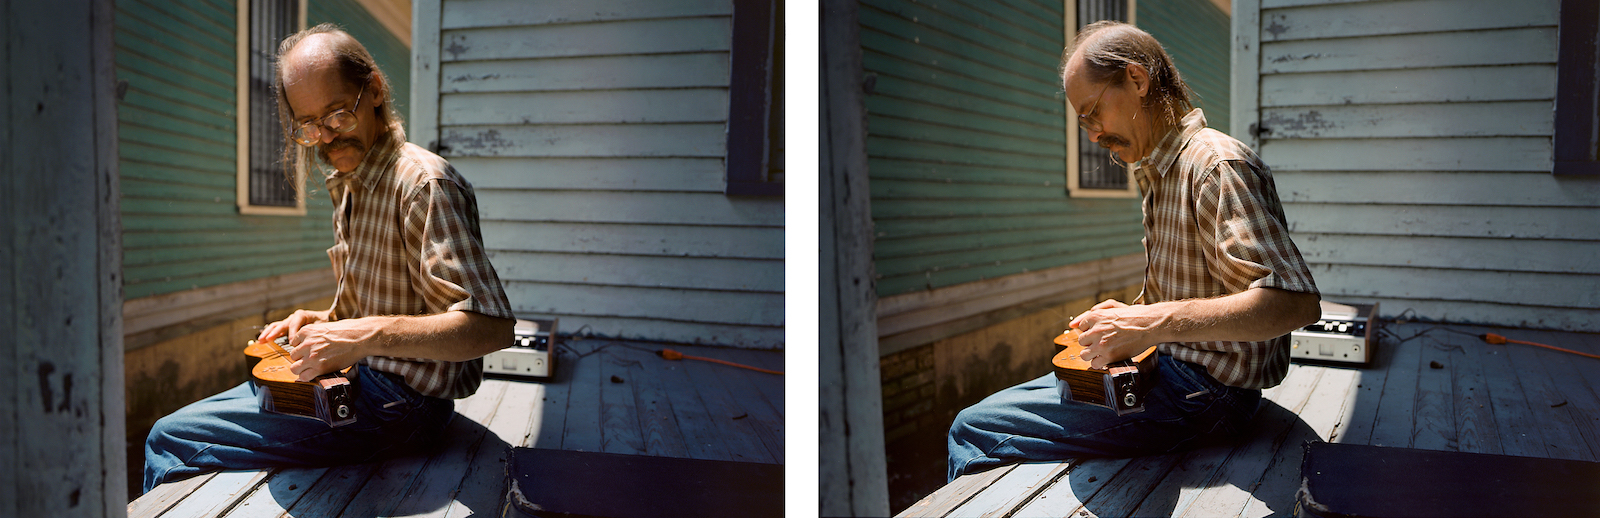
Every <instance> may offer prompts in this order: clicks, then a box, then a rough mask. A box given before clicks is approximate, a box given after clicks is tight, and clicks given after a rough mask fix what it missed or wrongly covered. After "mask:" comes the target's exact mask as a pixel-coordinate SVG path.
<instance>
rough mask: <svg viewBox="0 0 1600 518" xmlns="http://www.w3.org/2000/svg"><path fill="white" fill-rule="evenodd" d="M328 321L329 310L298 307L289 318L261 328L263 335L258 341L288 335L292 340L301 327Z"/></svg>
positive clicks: (257, 338) (258, 337)
mask: <svg viewBox="0 0 1600 518" xmlns="http://www.w3.org/2000/svg"><path fill="white" fill-rule="evenodd" d="M327 321H328V312H327V311H311V310H306V309H297V310H295V312H294V313H293V314H290V315H289V318H285V319H283V320H279V321H277V322H273V323H271V324H267V327H263V328H261V335H260V336H257V337H256V341H257V342H266V341H271V340H277V339H278V337H280V336H287V337H289V340H290V341H291V342H292V341H293V340H294V335H295V333H297V332H299V331H300V328H302V327H305V326H307V325H310V324H320V323H322V322H327Z"/></svg>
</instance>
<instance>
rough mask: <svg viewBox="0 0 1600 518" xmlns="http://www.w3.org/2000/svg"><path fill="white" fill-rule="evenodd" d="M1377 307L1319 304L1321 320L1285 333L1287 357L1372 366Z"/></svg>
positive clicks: (1324, 302) (1375, 340)
mask: <svg viewBox="0 0 1600 518" xmlns="http://www.w3.org/2000/svg"><path fill="white" fill-rule="evenodd" d="M1377 313H1378V305H1377V304H1372V305H1366V304H1348V305H1347V304H1335V303H1332V302H1328V301H1326V300H1324V301H1322V319H1321V320H1318V321H1317V323H1315V324H1311V325H1309V326H1306V327H1305V328H1304V329H1301V330H1299V331H1295V332H1292V333H1289V357H1290V358H1292V359H1304V360H1322V361H1330V362H1343V363H1363V364H1364V363H1372V358H1373V348H1374V347H1375V346H1376V345H1377V336H1376V333H1377V331H1376V328H1377V327H1378V326H1377V321H1376V320H1375V317H1374V315H1377Z"/></svg>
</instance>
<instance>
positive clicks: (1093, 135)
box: [1083, 128, 1104, 144]
mask: <svg viewBox="0 0 1600 518" xmlns="http://www.w3.org/2000/svg"><path fill="white" fill-rule="evenodd" d="M1083 131H1084V133H1088V134H1089V142H1093V143H1096V144H1099V143H1100V136H1101V135H1104V133H1101V132H1098V131H1095V130H1092V129H1088V128H1084V130H1083Z"/></svg>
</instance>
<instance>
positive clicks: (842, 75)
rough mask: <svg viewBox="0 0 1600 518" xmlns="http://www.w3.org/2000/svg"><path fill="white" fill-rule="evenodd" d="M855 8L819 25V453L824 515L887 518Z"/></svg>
mask: <svg viewBox="0 0 1600 518" xmlns="http://www.w3.org/2000/svg"><path fill="white" fill-rule="evenodd" d="M856 6H857V3H856V2H855V1H854V0H825V1H824V2H823V3H822V7H823V11H822V19H821V20H820V21H821V32H822V34H821V43H822V55H821V68H822V71H821V73H822V92H821V93H822V97H821V99H820V101H821V102H820V105H819V110H820V111H821V112H822V113H821V116H822V117H821V118H822V120H821V121H820V122H821V130H822V137H821V142H819V146H820V148H821V152H822V157H821V159H820V161H819V164H818V165H819V167H818V169H820V171H819V175H820V178H819V187H818V189H819V191H818V198H819V199H820V202H821V204H822V206H821V208H820V214H819V216H820V218H819V219H820V221H819V222H818V231H819V235H818V239H817V240H818V241H819V242H820V244H821V257H820V258H819V263H818V266H819V269H820V270H821V271H820V272H819V277H820V281H821V282H820V284H821V287H820V292H819V294H818V299H819V300H818V302H819V304H820V306H821V307H820V308H819V311H818V321H819V329H818V335H819V342H820V349H821V350H820V352H819V355H818V360H817V362H818V363H817V370H818V375H819V377H820V387H819V389H820V392H819V393H818V395H817V397H818V400H819V404H820V406H821V407H822V414H821V415H820V416H819V420H818V424H817V427H818V428H819V429H818V431H817V435H818V440H819V444H818V446H817V448H818V455H819V457H820V458H819V459H818V461H819V464H820V465H819V468H820V472H821V473H820V475H821V478H820V479H819V481H820V486H819V488H818V492H819V496H820V498H821V511H822V515H823V516H888V515H889V484H888V474H887V469H888V468H887V462H888V461H887V459H886V458H885V457H884V447H883V396H882V389H881V387H879V376H878V324H877V303H878V297H877V291H876V287H875V283H874V282H873V266H872V211H871V204H870V199H869V197H868V189H867V150H866V140H867V139H866V137H867V120H866V119H867V112H866V105H865V100H864V99H863V95H862V89H861V87H862V85H861V45H860V41H859V40H860V37H859V25H858V24H857V14H856V13H857V11H856Z"/></svg>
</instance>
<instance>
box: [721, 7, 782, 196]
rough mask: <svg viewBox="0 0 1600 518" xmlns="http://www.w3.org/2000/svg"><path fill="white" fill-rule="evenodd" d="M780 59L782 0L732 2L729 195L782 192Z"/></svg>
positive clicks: (762, 194)
mask: <svg viewBox="0 0 1600 518" xmlns="http://www.w3.org/2000/svg"><path fill="white" fill-rule="evenodd" d="M783 57H784V56H783V0H735V1H734V3H733V55H732V76H733V77H732V78H731V81H730V84H729V91H728V104H729V106H728V158H727V169H728V183H727V190H726V192H727V194H729V195H734V196H782V195H783V138H784V135H783V81H784V74H783Z"/></svg>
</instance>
